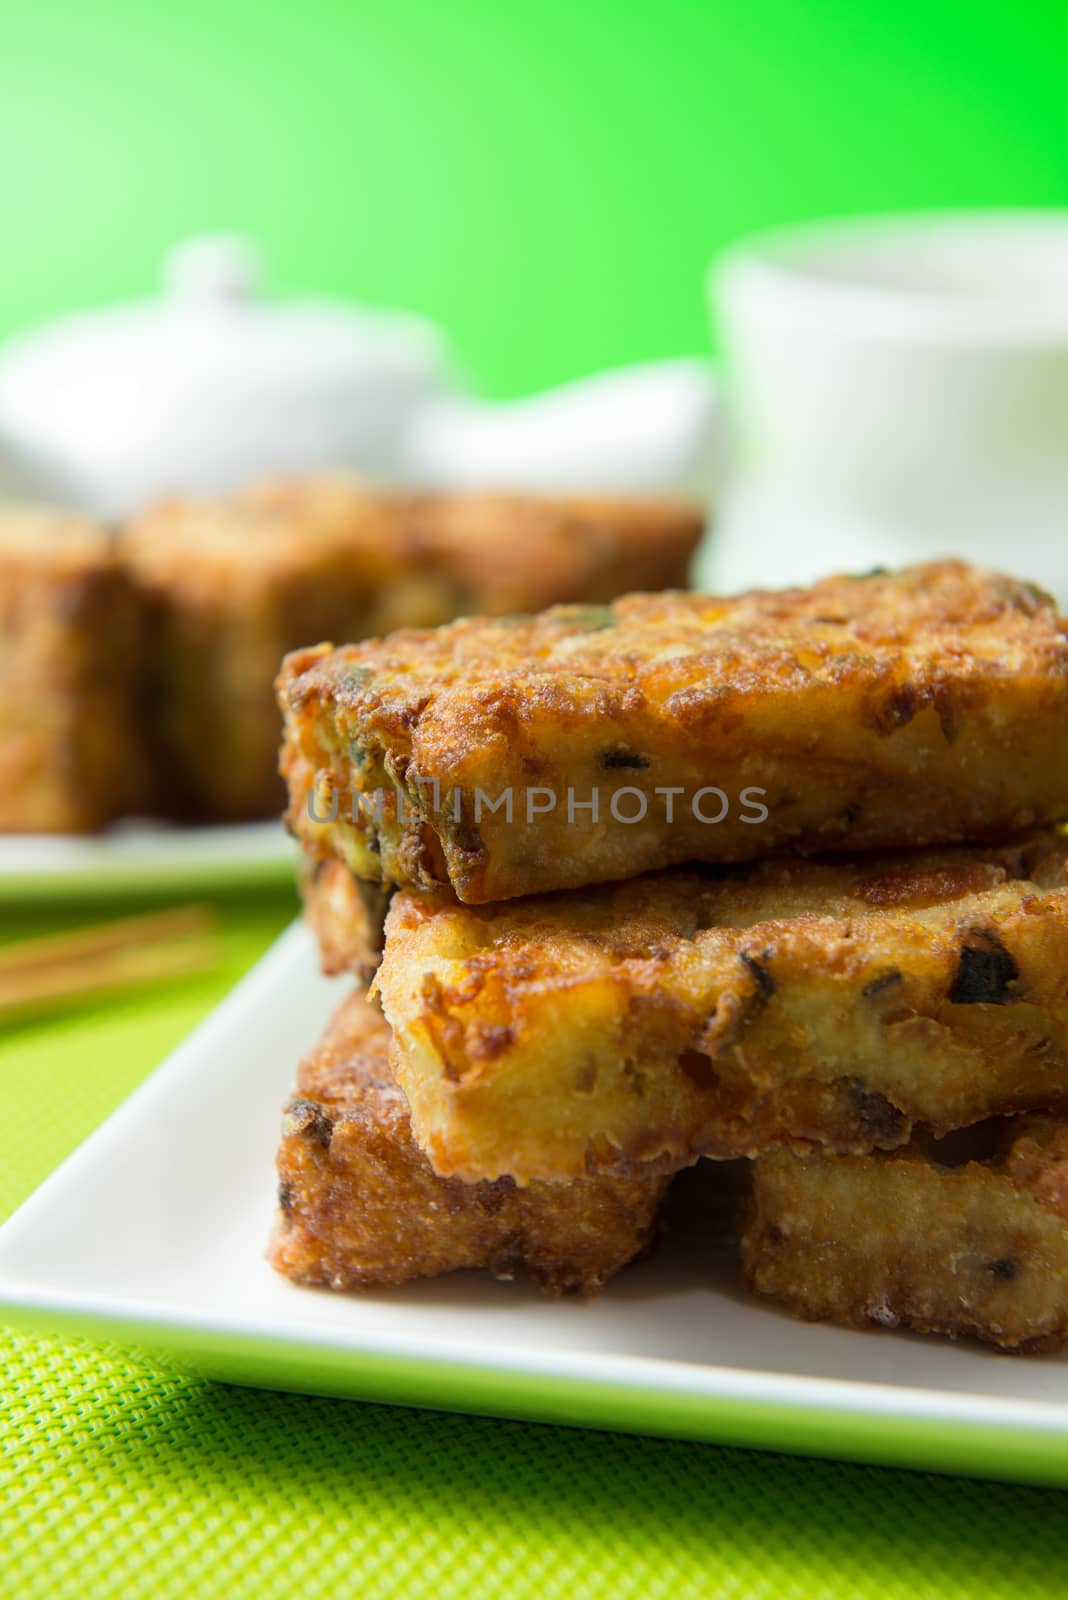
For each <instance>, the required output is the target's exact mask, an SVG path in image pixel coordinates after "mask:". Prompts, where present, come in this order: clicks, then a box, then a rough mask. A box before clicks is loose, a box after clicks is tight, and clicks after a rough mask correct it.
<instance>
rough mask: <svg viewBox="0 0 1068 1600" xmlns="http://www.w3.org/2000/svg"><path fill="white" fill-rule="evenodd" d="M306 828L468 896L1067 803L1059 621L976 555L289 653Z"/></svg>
mask: <svg viewBox="0 0 1068 1600" xmlns="http://www.w3.org/2000/svg"><path fill="white" fill-rule="evenodd" d="M278 692H279V699H280V704H281V706H282V711H283V715H284V719H285V727H286V732H285V740H284V745H283V753H282V767H283V772H284V774H285V776H286V778H287V780H288V785H289V795H290V803H289V811H288V822H289V825H290V827H291V829H292V830H293V831H294V832H295V833H296V834H297V835H298V836H299V837H300V838H301V839H303V840H304V841H305V843H306V844H307V845H308V847H309V848H310V849H311V850H312V851H313V852H314V853H316V854H319V855H334V856H337V857H338V858H339V859H340V860H344V861H345V862H347V864H348V865H349V866H350V867H351V868H352V870H353V871H354V872H355V873H356V875H357V876H358V877H361V878H365V879H368V880H383V881H386V882H389V883H393V884H396V885H398V886H401V887H414V888H420V889H435V888H441V887H447V888H449V889H451V890H452V891H453V892H454V893H455V894H456V896H457V897H458V898H459V899H460V900H462V901H464V902H466V903H468V904H484V903H488V902H491V901H494V900H501V899H508V898H511V897H514V896H520V895H525V894H535V893H541V892H544V891H547V890H551V889H562V888H575V887H581V886H583V885H587V884H594V883H599V882H606V881H611V880H618V879H624V878H629V877H633V876H635V875H636V874H638V873H642V872H647V871H650V870H652V869H655V868H660V867H664V866H669V865H673V864H677V863H681V862H685V861H705V862H723V861H732V860H742V859H756V858H758V857H762V856H769V855H774V854H816V853H821V852H822V853H826V852H830V851H851V850H873V849H887V848H898V847H908V846H913V845H924V844H934V843H943V842H951V841H968V840H971V841H975V842H984V841H991V840H998V839H1002V838H1005V837H1007V836H1008V835H1009V834H1011V833H1012V832H1014V831H1017V830H1019V829H1022V828H1026V827H1030V826H1033V825H1035V824H1038V823H1043V822H1049V821H1055V820H1056V819H1057V818H1058V817H1060V816H1062V815H1065V814H1068V625H1066V623H1065V622H1064V620H1063V619H1062V618H1060V617H1059V616H1058V615H1057V612H1056V609H1055V606H1054V604H1053V602H1052V601H1051V600H1050V599H1049V598H1048V597H1047V596H1046V595H1044V594H1043V593H1042V592H1041V591H1040V590H1038V589H1035V588H1034V587H1033V586H1031V585H1029V584H1024V583H1018V582H1015V581H1014V580H1012V579H1011V578H1006V577H1001V576H998V575H996V574H993V573H990V572H984V571H979V570H976V569H974V568H971V567H968V566H966V565H964V564H961V563H958V562H943V563H936V564H933V565H928V566H918V567H912V568H909V569H907V570H905V571H902V572H897V573H882V574H877V575H874V576H868V577H866V578H844V577H838V578H830V579H827V580H826V581H824V582H822V583H817V584H815V585H814V586H813V587H812V588H810V589H791V590H785V591H783V592H781V593H772V592H763V591H761V592H754V593H752V594H746V595H741V596H738V597H736V598H733V599H716V598H714V597H712V596H709V595H699V594H685V593H667V594H658V595H653V594H632V595H629V596H626V597H625V598H623V599H622V600H619V601H617V602H616V603H615V604H614V605H609V606H595V607H590V606H580V607H558V608H555V609H552V610H549V611H545V612H542V613H541V614H539V615H537V616H533V617H514V618H510V619H499V620H497V621H490V620H487V619H485V618H469V619H466V620H462V621H460V622H457V623H454V624H452V625H451V626H449V627H446V628H440V629H437V630H435V631H429V632H418V631H402V632H397V633H394V634H392V635H391V636H389V637H388V638H385V639H382V640H375V641H368V642H366V643H364V644H359V645H348V646H346V647H345V648H343V649H337V650H334V649H331V648H329V647H327V646H325V645H324V646H321V647H318V648H315V649H310V650H303V651H298V652H296V653H295V654H293V655H291V656H290V657H289V658H288V659H287V661H286V663H285V665H284V668H283V671H282V674H281V676H280V679H279V684H278Z"/></svg>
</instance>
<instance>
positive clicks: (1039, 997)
mask: <svg viewBox="0 0 1068 1600" xmlns="http://www.w3.org/2000/svg"><path fill="white" fill-rule="evenodd" d="M1066 862H1068V842H1066V841H1065V839H1064V838H1063V837H1062V836H1061V834H1060V833H1059V832H1058V831H1057V830H1050V831H1048V832H1039V833H1036V834H1034V835H1032V836H1030V837H1028V838H1026V839H1023V840H1020V841H1019V842H1018V843H1016V844H1014V845H1011V846H1004V847H1000V848H986V849H983V848H979V847H975V846H973V847H967V848H966V847H961V846H955V847H953V846H950V847H943V848H942V849H940V850H928V851H918V852H904V853H900V854H887V855H872V856H861V857H857V858H855V859H853V860H843V859H839V858H828V859H824V860H793V861H790V860H783V861H769V862H759V863H755V864H752V865H750V866H748V867H734V868H730V869H712V868H704V869H701V868H697V869H674V870H670V871H667V872H664V873H659V874H652V875H650V876H648V877H645V878H639V879H631V880H629V881H628V882H626V883H622V884H614V885H601V886H600V887H599V888H597V889H591V890H582V891H580V890H574V891H571V892H569V893H566V894H557V895H545V896H539V897H534V898H531V899H527V900H517V901H508V902H503V903H501V904H498V905H494V906H480V907H473V906H461V905H459V904H458V903H457V902H455V901H453V902H451V903H447V902H445V901H443V900H442V899H440V898H434V897H432V896H428V895H419V894H416V893H414V892H412V891H400V892H398V893H397V894H395V895H394V897H393V901H392V904H391V906H390V910H389V913H388V915H387V918H386V940H385V952H384V955H383V958H382V965H381V966H380V968H379V972H378V976H377V978H376V980H375V986H376V990H377V993H378V995H379V996H380V998H381V1003H382V1006H383V1009H384V1011H385V1013H386V1016H387V1017H388V1019H389V1022H390V1025H391V1027H392V1029H393V1034H394V1062H395V1066H396V1071H397V1077H398V1081H399V1082H400V1084H401V1086H402V1088H403V1089H404V1092H405V1094H406V1095H407V1098H408V1102H409V1105H410V1106H411V1112H412V1124H413V1128H414V1132H415V1136H416V1138H417V1139H418V1141H419V1143H420V1145H421V1146H422V1147H423V1149H425V1150H426V1152H427V1154H428V1155H429V1157H430V1160H431V1162H432V1164H433V1166H434V1168H435V1170H436V1171H438V1172H441V1173H444V1174H447V1175H458V1176H460V1177H463V1178H466V1179H468V1180H473V1179H478V1178H497V1177H499V1176H501V1175H502V1174H505V1173H507V1174H510V1175H511V1176H513V1177H515V1178H517V1179H518V1180H520V1181H523V1182H526V1181H529V1180H531V1179H547V1178H562V1177H568V1176H573V1175H575V1174H577V1173H581V1172H586V1171H597V1170H606V1171H619V1172H632V1171H641V1170H654V1171H669V1170H673V1169H675V1168H677V1167H680V1166H683V1165H685V1164H686V1163H688V1162H690V1161H693V1160H694V1159H696V1158H697V1157H698V1156H702V1155H707V1156H715V1157H720V1158H726V1157H734V1156H743V1155H756V1154H759V1153H760V1152H762V1151H764V1150H767V1149H769V1148H771V1147H774V1146H777V1145H780V1144H784V1145H790V1146H793V1147H796V1148H799V1149H805V1148H806V1147H820V1146H823V1147H826V1148H828V1149H831V1150H835V1151H840V1152H845V1151H854V1152H866V1151H870V1150H872V1149H873V1148H893V1147H895V1146H898V1145H901V1144H904V1143H905V1142H906V1141H907V1140H908V1138H909V1136H910V1132H911V1129H912V1126H913V1124H914V1123H924V1124H928V1125H930V1126H932V1127H933V1128H935V1129H936V1130H940V1131H947V1130H950V1129H953V1128H956V1127H961V1126H964V1125H966V1124H967V1123H970V1122H978V1121H981V1120H982V1119H984V1118H986V1117H989V1116H993V1115H998V1114H1002V1113H1009V1112H1022V1111H1037V1110H1048V1109H1052V1108H1055V1107H1056V1108H1059V1109H1063V1110H1064V1111H1065V1113H1068V873H1066Z"/></svg>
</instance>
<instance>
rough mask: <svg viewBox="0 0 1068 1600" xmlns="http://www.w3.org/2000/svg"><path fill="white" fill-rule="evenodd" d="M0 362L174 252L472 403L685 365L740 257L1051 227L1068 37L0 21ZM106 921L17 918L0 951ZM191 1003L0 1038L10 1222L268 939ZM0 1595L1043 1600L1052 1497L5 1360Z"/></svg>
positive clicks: (190, 20)
mask: <svg viewBox="0 0 1068 1600" xmlns="http://www.w3.org/2000/svg"><path fill="white" fill-rule="evenodd" d="M0 201H2V204H3V208H4V212H3V214H4V223H5V226H4V230H3V245H2V248H0V335H2V334H6V333H7V332H9V331H11V330H12V329H14V328H15V327H17V326H20V325H22V324H24V323H26V322H28V321H30V320H32V319H35V318H40V317H45V316H49V315H52V314H53V313H55V312H57V311H59V310H62V309H64V308H66V307H68V306H73V305H78V304H82V305H85V304H92V303H94V302H98V301H101V300H107V299H116V298H123V297H126V296H129V295H133V294H139V293H144V292H147V291H148V290H150V288H151V286H152V283H153V279H154V272H155V263H156V260H157V258H158V256H159V255H160V253H161V251H162V250H163V249H164V248H165V246H166V245H167V244H168V242H170V241H171V240H172V239H174V238H175V237H177V236H179V235H181V234H183V233H186V232H189V231H193V230H200V229H215V228H239V229H246V230H248V231H250V232H252V233H254V234H256V235H258V236H260V237H261V238H262V240H263V241H264V243H265V245H266V246H267V248H268V250H269V252H270V255H271V258H272V262H273V267H274V280H275V283H276V284H277V286H278V287H279V288H280V289H283V290H285V291H300V290H322V291H331V292H336V293H342V294H346V295H350V294H351V295H360V296H365V297H367V298H369V299H372V300H377V301H381V302H384V303H394V304H401V305H411V306H413V307H416V308H418V309H420V310H422V311H424V312H427V313H429V314H431V315H433V316H435V317H438V318H440V319H441V320H442V321H443V322H444V323H445V324H446V325H447V326H448V328H449V329H450V330H451V332H452V334H453V335H454V337H455V339H456V341H457V344H458V345H459V347H460V348H461V349H462V351H463V352H464V353H465V355H466V358H467V362H468V365H469V366H470V368H471V370H472V372H473V373H474V375H475V376H476V377H477V379H478V380H479V381H480V382H481V384H482V385H483V386H484V387H485V388H486V390H487V391H488V392H491V393H496V394H508V393H515V392H521V391H522V390H524V389H527V388H532V387H535V386H537V385H540V384H544V383H549V382H552V381H554V380H556V379H560V378H565V377H568V376H572V375H575V374H578V373H581V372H584V371H589V370H592V369H594V368H597V367H599V366H602V365H605V364H609V363H613V362H621V361H627V360H637V359H644V358H648V357H655V356H661V355H670V354H681V353H686V352H690V351H697V350H701V349H702V348H704V347H705V345H706V341H707V333H706V325H705V311H704V304H703V276H704V269H705V265H706V263H707V262H708V260H709V259H710V258H711V257H712V256H713V254H714V253H715V252H716V250H717V249H719V248H720V247H721V246H722V245H723V244H724V243H725V242H726V241H728V240H730V239H731V238H733V237H736V236H737V235H739V234H741V233H743V232H746V231H748V230H750V229H752V228H755V227H761V226H764V225H767V224H772V223H777V222H781V221H786V220H792V219H799V218H804V217H809V216H819V215H827V214H831V213H838V212H847V211H864V210H874V209H880V208H885V207H926V206H938V205H947V204H970V205H987V204H1042V205H1047V204H1063V203H1068V8H1066V7H1065V5H1064V3H1063V0H1055V3H1053V0H1050V3H1041V0H1017V3H1015V4H1014V5H1012V6H1009V7H1002V6H993V5H981V4H970V3H967V0H897V3H896V4H895V5H893V6H891V5H889V4H887V3H884V0H880V3H878V4H872V5H864V6H857V5H854V6H849V5H846V4H832V3H830V0H814V3H811V4H807V5H804V6H801V5H791V4H787V3H785V0H763V3H760V4H752V3H749V4H745V3H741V0H731V3H724V4H718V5H716V4H712V3H706V4H697V3H683V0H665V3H661V4H656V3H655V0H643V3H642V4H640V5H635V4H630V5H628V4H626V0H615V3H614V4H608V3H606V0H586V3H585V4H568V5H565V4H563V3H548V4H542V5H539V6H536V7H535V6H532V5H530V4H526V3H522V0H521V3H518V4H515V3H513V4H508V3H507V0H496V3H493V4H490V3H487V0H459V3H454V4H447V3H445V0H442V3H438V4H430V3H426V4H419V5H398V6H392V7H387V6H384V5H382V6H361V5H358V4H329V3H327V0H305V3H302V4H300V5H297V4H294V3H292V0H285V3H281V4H279V3H275V4H269V3H267V0H260V3H259V4H253V3H251V0H242V3H240V4H236V5H229V6H224V7H219V6H217V5H214V4H209V3H207V0H185V3H184V4H182V5H175V6H173V7H171V8H169V9H167V10H163V9H161V8H160V7H158V6H156V5H150V4H142V5H135V4H133V3H131V0H35V3H32V4H30V3H26V0H17V3H12V0H0ZM109 909H112V910H114V911H115V912H116V914H117V913H118V912H119V911H121V910H123V909H125V908H124V907H122V906H115V907H112V908H109V907H106V906H103V905H91V906H90V905H86V906H84V907H82V908H81V909H80V910H79V909H78V908H73V907H68V908H63V907H61V906H60V907H51V908H49V909H48V910H42V911H40V912H32V911H29V910H27V909H25V908H22V909H19V910H18V911H17V912H12V913H11V914H8V915H6V916H4V917H3V918H2V919H0V937H9V938H10V937H15V936H18V935H24V934H27V933H32V932H34V931H42V930H44V929H46V928H50V927H60V926H66V925H71V924H76V923H78V922H79V921H89V920H93V919H95V918H98V917H100V916H103V915H106V914H108V911H109ZM220 910H221V912H222V916H223V920H224V930H225V956H224V960H223V962H222V964H221V966H220V968H219V969H218V970H217V971H215V972H213V973H212V974H210V975H208V976H207V977H205V978H201V979H194V980H188V981H186V982H184V983H181V984H178V985H176V986H174V987H172V988H170V989H167V990H160V991H158V992H153V993H148V994H145V993H139V994H136V995H134V994H131V995H128V996H124V997H119V998H116V999H115V1000H113V1001H110V1002H108V1003H106V1004H104V1005H101V1006H100V1007H98V1008H96V1009H94V1010H92V1011H91V1012H88V1011H83V1010H74V1011H73V1012H71V1013H70V1014H67V1015H57V1016H50V1017H47V1018H44V1019H40V1020H38V1021H36V1022H28V1023H26V1024H25V1025H23V1026H20V1027H18V1028H16V1029H13V1030H8V1031H7V1032H6V1033H5V1034H4V1036H3V1037H2V1038H0V1113H2V1115H3V1120H4V1126H5V1129H6V1130H7V1137H6V1139H5V1141H4V1155H3V1157H2V1158H0V1215H3V1214H5V1213H6V1212H7V1211H8V1210H9V1209H10V1208H11V1207H13V1206H14V1205H15V1204H16V1203H17V1202H18V1200H19V1199H20V1198H22V1197H23V1196H24V1195H25V1194H26V1193H28V1192H29V1190H30V1189H31V1188H32V1187H33V1186H34V1185H35V1184H36V1183H37V1182H39V1181H40V1180H41V1179H42V1178H43V1177H44V1176H46V1174H47V1173H48V1171H50V1170H51V1168H52V1167H53V1166H54V1165H55V1163H56V1162H57V1161H58V1160H59V1159H60V1158H61V1157H62V1156H63V1155H64V1154H65V1153H66V1152H67V1151H68V1150H69V1149H71V1148H73V1146H74V1145H75V1144H76V1143H77V1142H78V1141H79V1140H80V1139H81V1138H83V1137H84V1136H85V1135H86V1134H87V1133H88V1132H89V1131H90V1130H91V1129H92V1128H93V1127H94V1126H95V1125H96V1124H97V1123H98V1122H99V1121H100V1120H101V1118H102V1117H103V1116H104V1115H106V1114H107V1112H108V1111H109V1110H110V1109H111V1108H112V1107H113V1106H114V1105H115V1104H116V1103H117V1102H118V1101H119V1099H120V1098H121V1097H122V1096H123V1095H124V1094H125V1093H126V1092H127V1091H128V1090H129V1089H130V1088H131V1087H132V1086H133V1085H134V1084H135V1083H136V1082H137V1081H138V1080H139V1079H140V1078H141V1077H142V1076H143V1075H144V1074H145V1073H146V1072H148V1071H149V1070H150V1069H151V1067H152V1066H153V1065H154V1064H155V1062H156V1061H157V1060H158V1059H159V1057H160V1055H161V1054H162V1053H163V1052H164V1051H165V1050H166V1049H167V1048H169V1047H170V1046H171V1045H172V1044H173V1043H175V1042H177V1040H178V1039H179V1038H180V1037H182V1035H183V1034H184V1033H185V1032H186V1031H187V1030H188V1029H189V1027H191V1026H192V1024H193V1023H194V1022H195V1021H196V1020H197V1019H198V1018H199V1017H200V1016H202V1015H203V1014H204V1013H205V1012H206V1011H207V1010H208V1009H209V1008H210V1006H211V1005H212V1004H213V1003H214V1002H215V1001H216V1000H217V999H218V998H219V997H221V995H222V994H223V993H224V992H225V990H226V989H227V988H228V987H229V986H230V985H231V984H232V983H233V981H234V980H235V978H236V977H237V976H238V975H239V973H240V972H241V971H242V970H244V969H245V968H246V967H247V966H248V964H249V963H250V962H251V961H252V960H253V959H254V958H255V956H256V955H257V954H258V953H259V951H260V950H261V949H262V948H263V947H264V945H265V944H266V942H267V941H268V940H269V939H270V938H271V937H272V935H273V934H274V932H275V931H277V929H278V928H280V927H281V926H282V924H283V923H284V922H285V920H286V919H287V918H288V916H290V915H291V914H292V910H293V901H292V896H291V895H289V894H285V893H274V894H263V895H258V896H257V895H247V896H231V897H229V898H228V899H227V900H225V901H223V902H222V903H221V905H220ZM0 1365H2V1369H3V1380H2V1386H0V1411H2V1412H3V1420H4V1425H3V1427H2V1429H0V1594H2V1595H3V1596H4V1597H5V1600H6V1597H7V1596H8V1595H10V1596H12V1597H17V1600H24V1597H28V1596H34V1597H47V1600H52V1597H54V1596H66V1595H69V1596H72V1597H78V1600H82V1597H85V1596H93V1597H96V1596H105V1595H108V1596H110V1595H115V1596H121V1597H122V1600H131V1597H136V1596H140V1595H145V1596H151V1597H152V1600H161V1597H166V1596H172V1595H173V1596H177V1595H190V1596H192V1595H197V1596H200V1595H206V1594H215V1593H227V1594H228V1595H235V1596H241V1597H243V1596H246V1595H247V1596H250V1597H255V1600H263V1597H266V1596H274V1595H278V1596H288V1595H290V1594H293V1593H298V1592H299V1593H300V1594H302V1595H303V1596H305V1597H307V1600H313V1597H317V1596H320V1595H323V1596H330V1597H331V1600H333V1597H335V1596H344V1595H348V1594H353V1593H361V1594H364V1595H367V1596H371V1597H373V1596H379V1595H381V1596H392V1595H397V1596H401V1595H404V1596H409V1595H419V1594H424V1593H425V1594H428V1595H433V1596H434V1597H435V1600H452V1597H454V1596H455V1597H456V1600H461V1597H462V1600H468V1597H472V1596H474V1597H477V1596H480V1595H483V1594H502V1595H503V1594H507V1595H509V1597H510V1600H513V1597H514V1600H523V1597H524V1596H526V1595H530V1596H531V1597H534V1596H537V1597H538V1600H542V1597H548V1600H555V1597H557V1596H559V1597H561V1600H565V1597H566V1600H571V1597H573V1596H583V1595H591V1596H593V1595H597V1596H600V1595H605V1596H612V1597H613V1600H617V1597H620V1596H629V1595H634V1596H636V1597H641V1600H655V1597H659V1596H664V1597H668V1596H670V1597H671V1600H686V1597H690V1596H694V1597H704V1596H712V1595H716V1596H718V1595H738V1596H744V1597H746V1600H763V1597H767V1600H795V1597H801V1596H805V1597H808V1596H817V1595H819V1596H821V1597H822V1596H831V1597H834V1600H838V1597H846V1596H870V1595H873V1594H878V1595H881V1596H885V1597H886V1600H897V1597H899V1596H900V1597H902V1600H905V1597H907V1600H913V1597H915V1596H917V1595H921V1594H922V1595H930V1596H963V1595H969V1594H976V1593H981V1594H984V1595H1002V1594H1004V1595H1006V1596H1012V1597H1013V1600H1029V1597H1031V1596H1047V1595H1048V1596H1053V1595H1060V1594H1063V1593H1064V1592H1065V1589H1066V1585H1068V1518H1066V1517H1065V1513H1064V1505H1065V1501H1064V1497H1063V1495H1061V1494H1058V1493H1057V1492H1055V1491H1045V1490H1037V1489H1022V1488H1009V1487H1004V1486H997V1485H986V1484H977V1483H966V1482H963V1481H953V1480H949V1479H936V1478H925V1477H923V1476H922V1475H919V1474H911V1473H894V1472H889V1471H879V1470H876V1469H868V1468H860V1467H849V1466H838V1465H835V1464H832V1463H826V1462H822V1463H820V1462H802V1461H790V1460H786V1459H784V1458H776V1457H773V1456H764V1455H754V1454H746V1453H744V1452H739V1451H726V1450H717V1449H712V1448H706V1447H701V1446H692V1445H682V1444H673V1443H671V1442H670V1441H655V1440H638V1439H626V1438H619V1437H616V1438H612V1437H602V1436H598V1435H595V1434H589V1433H570V1432H566V1431H564V1430H558V1429H551V1428H538V1427H522V1426H520V1425H516V1424H507V1423H499V1422H490V1421H479V1420H474V1419H464V1418H460V1417H443V1416H434V1415H431V1414H428V1413H414V1412H413V1413H406V1412H402V1411H397V1410H393V1409H389V1408H386V1407H381V1406H360V1405H352V1404H345V1403H340V1402H329V1401H320V1400H314V1399H307V1398H301V1397H298V1396H291V1395H269V1394H258V1393H255V1392H251V1391H241V1390H236V1389H226V1388H223V1387H221V1386H213V1385H209V1384H204V1383H200V1382H190V1381H187V1380H184V1379H182V1378H180V1377H179V1376H178V1375H177V1374H175V1373H172V1372H168V1371H165V1370H162V1369H157V1368H154V1367H151V1366H149V1365H147V1364H142V1363H140V1362H138V1361H135V1360H131V1359H129V1358H128V1357H125V1356H119V1355H116V1354H115V1353H111V1352H108V1351H107V1350H104V1349H100V1348H95V1347H91V1346H87V1345H80V1344H77V1343H70V1344H64V1343H61V1342H60V1341H56V1340H43V1339H32V1338H28V1337H23V1336H15V1335H5V1336H2V1337H0Z"/></svg>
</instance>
